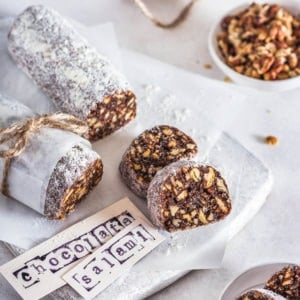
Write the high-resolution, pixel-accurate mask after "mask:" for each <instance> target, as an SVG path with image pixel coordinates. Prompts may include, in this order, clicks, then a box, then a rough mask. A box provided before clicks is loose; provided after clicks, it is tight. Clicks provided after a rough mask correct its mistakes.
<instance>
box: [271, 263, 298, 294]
mask: <svg viewBox="0 0 300 300" xmlns="http://www.w3.org/2000/svg"><path fill="white" fill-rule="evenodd" d="M265 288H266V289H268V290H271V291H273V292H275V293H277V294H280V295H282V296H284V297H286V298H287V299H300V266H287V267H285V268H283V269H281V270H280V271H278V272H277V273H275V274H274V275H272V277H271V278H270V279H269V280H268V282H267V283H266V285H265Z"/></svg>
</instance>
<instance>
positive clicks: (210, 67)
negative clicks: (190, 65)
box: [203, 64, 212, 69]
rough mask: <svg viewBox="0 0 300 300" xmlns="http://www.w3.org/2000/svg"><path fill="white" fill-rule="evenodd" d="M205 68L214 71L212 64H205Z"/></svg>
mask: <svg viewBox="0 0 300 300" xmlns="http://www.w3.org/2000/svg"><path fill="white" fill-rule="evenodd" d="M203 67H204V68H205V69H212V65H211V64H204V65H203Z"/></svg>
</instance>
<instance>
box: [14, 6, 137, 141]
mask: <svg viewBox="0 0 300 300" xmlns="http://www.w3.org/2000/svg"><path fill="white" fill-rule="evenodd" d="M8 50H9V52H10V53H11V55H12V57H13V59H14V60H15V61H16V63H17V64H18V66H19V67H20V68H21V69H22V70H23V71H24V72H25V73H27V75H29V77H31V78H32V79H33V80H34V82H35V83H36V84H37V85H38V86H39V87H41V88H42V90H43V91H44V92H45V93H46V94H47V95H48V96H49V97H50V98H51V99H52V100H53V101H54V103H55V104H56V105H57V107H58V108H59V109H60V110H61V111H63V112H66V113H69V114H72V115H74V116H76V117H77V118H79V119H81V120H84V121H87V124H88V126H89V132H88V133H87V135H86V136H87V138H88V139H90V140H97V139H99V138H102V137H104V136H106V135H109V134H111V133H112V132H114V131H115V130H117V129H119V128H120V127H122V126H124V125H125V124H127V123H128V122H129V121H130V120H132V119H133V118H134V117H135V116H136V101H135V95H134V94H133V93H132V91H131V88H130V87H129V84H128V82H127V81H126V79H125V78H124V77H123V75H121V74H120V73H119V72H117V71H116V69H115V68H114V66H113V65H112V64H111V63H110V62H109V61H108V60H107V59H106V58H105V57H103V56H102V55H100V54H99V53H98V52H97V50H96V49H95V48H93V47H92V46H91V45H89V44H88V43H87V41H86V40H85V39H84V38H83V37H82V36H81V35H80V34H78V33H77V32H76V31H75V30H74V29H73V28H72V26H71V25H70V24H69V23H67V22H66V21H65V20H64V19H63V18H62V17H61V16H60V15H59V14H57V13H56V12H55V11H53V10H50V9H48V8H46V7H44V6H40V5H37V6H31V7H28V8H27V9H26V10H25V11H24V12H23V13H22V14H21V15H19V16H18V17H17V19H16V20H15V22H14V23H13V25H12V27H11V30H10V32H9V34H8Z"/></svg>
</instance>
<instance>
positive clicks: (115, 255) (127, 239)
mask: <svg viewBox="0 0 300 300" xmlns="http://www.w3.org/2000/svg"><path fill="white" fill-rule="evenodd" d="M163 240H164V238H163V236H161V235H160V234H159V233H158V231H156V230H155V229H154V227H153V226H152V225H150V224H149V223H147V222H145V221H143V220H139V219H137V220H136V221H134V222H133V223H132V224H131V225H129V226H128V227H126V229H124V230H122V231H120V232H119V233H118V234H117V235H116V236H114V237H113V238H112V239H111V240H110V241H109V242H107V243H106V244H105V245H103V246H101V247H100V248H99V249H97V250H96V251H95V252H94V253H93V254H91V255H90V256H88V257H87V258H86V259H84V260H83V261H81V262H80V263H79V264H78V265H77V266H75V267H74V268H73V269H72V270H71V271H69V272H68V273H67V274H65V275H64V276H63V279H64V280H65V281H66V282H67V283H68V284H69V285H70V286H72V287H73V288H74V289H75V290H76V291H77V292H78V293H79V294H80V295H81V296H82V297H83V298H85V299H92V298H94V297H95V296H97V295H98V294H99V293H100V292H101V291H103V290H104V289H105V288H106V287H108V286H109V285H110V284H111V283H112V282H114V281H115V280H116V279H117V278H118V277H119V276H121V275H122V274H124V272H126V271H127V270H129V269H130V268H131V267H132V266H133V265H134V264H135V263H136V262H138V261H139V260H140V259H142V258H143V257H144V256H145V255H146V254H147V253H149V252H150V251H151V250H152V249H154V248H155V247H156V246H158V245H159V244H160V243H161V242H162V241H163Z"/></svg>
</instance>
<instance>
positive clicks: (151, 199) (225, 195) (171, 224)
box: [147, 160, 231, 232]
mask: <svg viewBox="0 0 300 300" xmlns="http://www.w3.org/2000/svg"><path fill="white" fill-rule="evenodd" d="M147 204H148V209H149V211H150V217H151V219H152V221H153V223H154V224H155V225H156V226H158V227H160V228H162V229H165V230H166V231H169V232H172V231H177V230H186V229H191V228H195V227H198V226H203V225H208V224H210V223H213V222H217V221H220V220H222V219H223V218H225V217H226V216H227V215H228V214H229V213H230V211H231V200H230V197H229V192H228V188H227V185H226V183H225V180H224V179H223V178H222V177H221V175H220V173H219V172H218V171H217V170H216V169H214V168H213V167H210V166H202V165H200V164H198V163H197V162H194V161H189V160H187V161H184V160H182V161H177V162H174V163H172V164H170V165H168V166H166V167H165V168H163V169H162V170H161V171H159V172H158V173H157V174H156V175H155V176H154V178H153V180H152V181H151V183H150V185H149V188H148V193H147Z"/></svg>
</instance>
